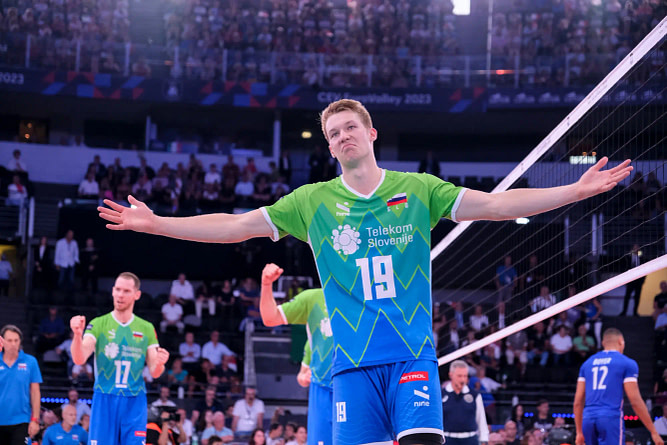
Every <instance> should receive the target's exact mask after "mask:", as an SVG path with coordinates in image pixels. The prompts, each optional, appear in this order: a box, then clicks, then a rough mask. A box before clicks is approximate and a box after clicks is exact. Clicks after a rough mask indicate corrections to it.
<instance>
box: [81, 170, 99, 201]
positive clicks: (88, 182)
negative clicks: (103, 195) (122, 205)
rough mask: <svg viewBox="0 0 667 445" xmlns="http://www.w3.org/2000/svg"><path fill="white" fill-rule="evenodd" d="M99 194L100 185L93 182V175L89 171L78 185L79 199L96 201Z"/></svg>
mask: <svg viewBox="0 0 667 445" xmlns="http://www.w3.org/2000/svg"><path fill="white" fill-rule="evenodd" d="M99 194H100V185H99V184H98V183H97V181H96V180H95V173H93V172H92V171H89V172H88V173H87V174H86V177H85V178H83V181H81V184H79V198H84V199H95V200H97V198H98V196H99Z"/></svg>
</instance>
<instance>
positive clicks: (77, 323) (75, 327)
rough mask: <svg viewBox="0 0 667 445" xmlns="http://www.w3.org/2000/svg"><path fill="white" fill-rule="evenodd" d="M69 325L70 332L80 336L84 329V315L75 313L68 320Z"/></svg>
mask: <svg viewBox="0 0 667 445" xmlns="http://www.w3.org/2000/svg"><path fill="white" fill-rule="evenodd" d="M69 326H70V328H72V332H74V335H75V336H79V337H81V336H82V335H83V331H84V330H85V329H86V317H85V316H83V315H75V316H74V317H72V319H71V320H70V321H69Z"/></svg>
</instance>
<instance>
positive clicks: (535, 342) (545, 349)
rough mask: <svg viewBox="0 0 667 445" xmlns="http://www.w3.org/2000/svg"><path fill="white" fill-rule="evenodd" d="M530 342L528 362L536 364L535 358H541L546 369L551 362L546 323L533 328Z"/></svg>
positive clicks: (538, 323)
mask: <svg viewBox="0 0 667 445" xmlns="http://www.w3.org/2000/svg"><path fill="white" fill-rule="evenodd" d="M528 340H529V343H528V360H530V361H531V362H533V363H534V360H535V358H537V357H539V358H540V366H541V367H543V368H544V367H545V366H546V365H547V362H548V360H549V350H550V349H551V346H550V344H549V336H548V335H547V333H546V332H545V327H544V322H541V321H539V322H537V323H535V324H534V325H533V326H532V327H531V329H530V333H529V334H528ZM515 421H516V420H515Z"/></svg>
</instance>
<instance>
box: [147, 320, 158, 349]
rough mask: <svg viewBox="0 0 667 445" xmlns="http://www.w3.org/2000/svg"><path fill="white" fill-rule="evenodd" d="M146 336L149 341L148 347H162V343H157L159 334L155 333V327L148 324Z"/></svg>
mask: <svg viewBox="0 0 667 445" xmlns="http://www.w3.org/2000/svg"><path fill="white" fill-rule="evenodd" d="M144 335H145V336H146V338H147V339H148V346H147V347H149V348H150V347H151V346H160V343H159V342H158V341H157V332H155V327H154V326H153V325H152V324H150V323H148V322H146V326H145V328H144Z"/></svg>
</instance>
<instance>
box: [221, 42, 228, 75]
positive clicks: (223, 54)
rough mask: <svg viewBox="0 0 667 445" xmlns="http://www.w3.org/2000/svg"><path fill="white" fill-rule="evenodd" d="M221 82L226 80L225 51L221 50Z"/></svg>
mask: <svg viewBox="0 0 667 445" xmlns="http://www.w3.org/2000/svg"><path fill="white" fill-rule="evenodd" d="M222 80H227V49H223V50H222Z"/></svg>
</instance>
